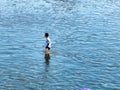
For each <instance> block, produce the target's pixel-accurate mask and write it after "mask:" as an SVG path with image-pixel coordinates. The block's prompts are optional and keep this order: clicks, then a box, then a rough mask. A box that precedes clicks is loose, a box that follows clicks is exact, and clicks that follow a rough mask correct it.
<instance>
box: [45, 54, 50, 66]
mask: <svg viewBox="0 0 120 90" xmlns="http://www.w3.org/2000/svg"><path fill="white" fill-rule="evenodd" d="M49 61H50V54H45V63H46V64H47V65H49Z"/></svg>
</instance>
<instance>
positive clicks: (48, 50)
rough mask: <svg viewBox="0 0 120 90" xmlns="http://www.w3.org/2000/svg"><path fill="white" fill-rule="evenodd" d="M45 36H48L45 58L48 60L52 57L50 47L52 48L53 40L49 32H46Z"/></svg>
mask: <svg viewBox="0 0 120 90" xmlns="http://www.w3.org/2000/svg"><path fill="white" fill-rule="evenodd" d="M45 38H46V43H45V59H46V61H49V59H50V55H49V53H50V48H51V41H50V38H49V34H48V33H45Z"/></svg>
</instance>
